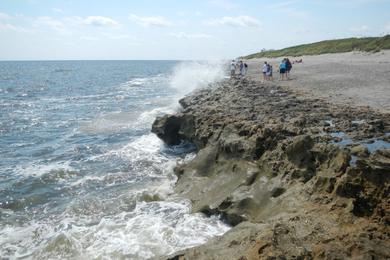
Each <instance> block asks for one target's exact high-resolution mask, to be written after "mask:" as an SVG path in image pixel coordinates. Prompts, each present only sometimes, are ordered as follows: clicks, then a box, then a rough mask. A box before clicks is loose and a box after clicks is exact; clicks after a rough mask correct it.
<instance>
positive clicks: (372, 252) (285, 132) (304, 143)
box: [152, 80, 390, 259]
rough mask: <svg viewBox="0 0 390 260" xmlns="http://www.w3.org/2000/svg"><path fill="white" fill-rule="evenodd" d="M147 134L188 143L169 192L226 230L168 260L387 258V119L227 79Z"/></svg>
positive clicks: (389, 162)
mask: <svg viewBox="0 0 390 260" xmlns="http://www.w3.org/2000/svg"><path fill="white" fill-rule="evenodd" d="M180 104H181V106H182V110H181V111H180V112H179V113H177V114H175V115H165V116H163V117H159V118H157V119H156V121H155V122H154V124H153V128H152V131H153V132H154V133H156V134H157V135H158V137H160V138H161V139H162V140H164V141H165V142H166V143H167V144H169V145H175V144H178V143H180V142H181V141H189V142H192V143H193V144H195V146H196V148H197V155H196V156H195V158H194V159H193V160H191V161H189V162H187V163H183V164H178V165H177V166H176V168H175V173H176V175H177V176H178V180H177V183H176V187H175V190H176V192H177V193H178V194H180V195H181V196H183V197H185V198H187V199H189V200H190V201H191V202H192V211H193V212H203V213H205V214H208V215H212V214H218V215H220V216H221V217H222V218H223V219H224V220H225V221H227V222H228V223H230V224H231V225H232V226H233V228H232V229H231V230H230V231H229V232H227V233H226V234H225V235H223V236H222V237H217V238H215V239H212V240H210V241H209V242H208V243H206V244H204V245H201V246H198V247H195V248H190V249H187V250H184V251H182V252H178V253H177V254H176V255H174V256H169V257H167V258H169V259H348V258H350V259H386V258H390V229H389V225H390V199H389V193H390V185H389V183H390V150H389V148H390V143H389V142H388V140H389V132H390V115H389V114H381V113H379V112H376V111H374V110H372V109H370V108H368V107H347V106H340V105H334V104H331V103H328V102H326V101H325V100H321V99H314V98H307V97H303V96H302V95H299V94H297V93H294V92H292V91H291V90H289V89H287V88H282V87H278V86H276V85H272V84H259V83H257V82H254V81H248V80H234V81H233V80H232V81H230V80H227V81H224V82H220V83H218V84H216V86H213V87H212V88H207V89H202V90H198V91H197V92H195V93H193V94H191V95H189V96H187V97H185V98H183V99H182V100H180Z"/></svg>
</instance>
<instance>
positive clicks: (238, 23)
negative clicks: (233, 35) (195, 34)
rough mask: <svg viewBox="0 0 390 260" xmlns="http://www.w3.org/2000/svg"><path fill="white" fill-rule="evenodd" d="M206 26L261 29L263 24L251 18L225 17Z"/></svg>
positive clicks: (243, 16) (207, 22)
mask: <svg viewBox="0 0 390 260" xmlns="http://www.w3.org/2000/svg"><path fill="white" fill-rule="evenodd" d="M205 24H206V25H212V26H218V25H228V26H233V27H260V26H261V22H260V21H259V20H257V19H256V18H254V17H251V16H245V15H242V16H236V17H230V16H224V17H222V18H220V19H213V20H209V21H206V22H205Z"/></svg>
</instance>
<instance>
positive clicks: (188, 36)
mask: <svg viewBox="0 0 390 260" xmlns="http://www.w3.org/2000/svg"><path fill="white" fill-rule="evenodd" d="M170 35H171V36H173V37H175V38H178V39H207V38H212V36H211V35H209V34H204V33H193V34H191V33H185V32H179V33H171V34H170Z"/></svg>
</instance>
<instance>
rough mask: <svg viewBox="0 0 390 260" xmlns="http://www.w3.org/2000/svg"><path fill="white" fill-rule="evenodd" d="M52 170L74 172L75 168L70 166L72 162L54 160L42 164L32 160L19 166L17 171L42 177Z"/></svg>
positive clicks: (25, 175)
mask: <svg viewBox="0 0 390 260" xmlns="http://www.w3.org/2000/svg"><path fill="white" fill-rule="evenodd" d="M52 171H63V172H74V171H75V169H74V168H73V167H72V166H70V162H69V161H66V162H54V163H50V164H41V163H40V162H31V163H28V164H25V165H21V166H17V167H16V169H15V173H16V174H19V175H22V176H24V177H31V176H32V177H42V176H43V175H45V174H48V173H50V172H52Z"/></svg>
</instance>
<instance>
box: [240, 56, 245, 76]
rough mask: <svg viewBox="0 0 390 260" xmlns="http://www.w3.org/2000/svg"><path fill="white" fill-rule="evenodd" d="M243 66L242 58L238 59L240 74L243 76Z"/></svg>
mask: <svg viewBox="0 0 390 260" xmlns="http://www.w3.org/2000/svg"><path fill="white" fill-rule="evenodd" d="M244 70H245V68H244V63H243V62H242V60H240V76H241V77H243V76H244V74H245V72H244Z"/></svg>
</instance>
